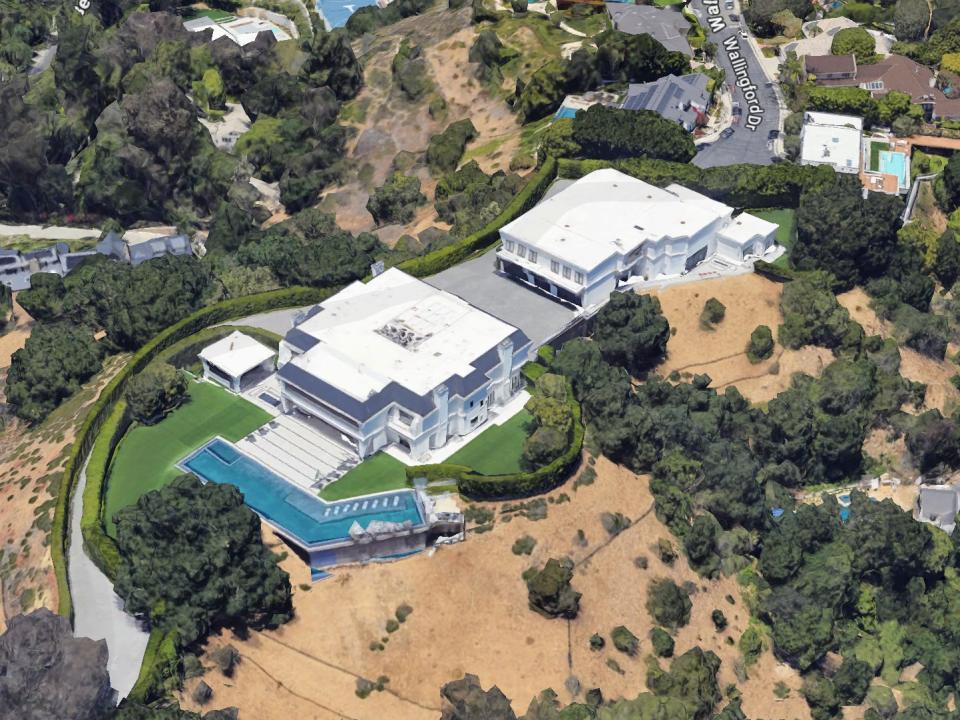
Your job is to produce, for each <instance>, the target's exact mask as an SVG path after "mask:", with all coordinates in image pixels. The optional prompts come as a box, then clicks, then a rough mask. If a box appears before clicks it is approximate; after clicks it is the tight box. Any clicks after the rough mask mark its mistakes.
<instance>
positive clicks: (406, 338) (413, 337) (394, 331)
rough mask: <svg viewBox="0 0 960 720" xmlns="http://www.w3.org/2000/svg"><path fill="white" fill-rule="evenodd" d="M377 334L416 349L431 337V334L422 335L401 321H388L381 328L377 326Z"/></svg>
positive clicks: (405, 346)
mask: <svg viewBox="0 0 960 720" xmlns="http://www.w3.org/2000/svg"><path fill="white" fill-rule="evenodd" d="M377 334H378V335H382V336H383V337H385V338H387V340H390V341H392V342H395V343H396V344H397V345H399V346H400V347H402V348H406V349H407V350H414V349H416V348H417V346H419V345H420V343H422V342H423V341H424V340H426V339H427V338H429V337H430V334H429V333H428V334H426V335H421V334H419V333H417V332H414V331H413V330H411V329H410V328H409V327H407V326H406V325H404V324H403V323H399V322H396V321H394V322H388V323H387V324H386V325H384V326H383V327H381V328H377Z"/></svg>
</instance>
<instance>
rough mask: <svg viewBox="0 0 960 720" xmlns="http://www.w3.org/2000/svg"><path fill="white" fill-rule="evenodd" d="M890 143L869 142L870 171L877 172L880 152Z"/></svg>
mask: <svg viewBox="0 0 960 720" xmlns="http://www.w3.org/2000/svg"><path fill="white" fill-rule="evenodd" d="M889 149H890V143H888V142H884V141H871V142H870V167H869V168H868V169H869V170H870V172H877V171H878V170H879V169H880V153H881V151H883V150H889Z"/></svg>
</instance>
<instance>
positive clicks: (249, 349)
mask: <svg viewBox="0 0 960 720" xmlns="http://www.w3.org/2000/svg"><path fill="white" fill-rule="evenodd" d="M276 354H277V353H276V351H275V350H272V349H271V348H268V347H267V346H266V345H263V344H262V343H259V342H257V341H256V340H254V339H253V338H252V337H250V336H249V335H244V334H243V333H242V332H240V331H239V330H234V331H233V332H232V333H230V334H229V335H227V336H226V337H225V338H222V339H220V340H217V341H216V342H215V343H213V344H212V345H207V347H205V348H204V349H203V350H202V351H201V352H200V357H201V358H202V359H204V360H206V361H207V362H208V363H210V364H211V365H215V366H216V367H218V368H220V369H221V370H223V372H225V373H226V374H227V375H229V376H230V377H240V376H241V375H243V374H244V373H245V372H248V371H250V370H253V369H254V368H256V367H259V366H260V365H261V363H263V362H265V361H267V360H269V359H270V358H272V357H273V356H274V355H276Z"/></svg>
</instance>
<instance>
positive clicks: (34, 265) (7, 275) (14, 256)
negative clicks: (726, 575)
mask: <svg viewBox="0 0 960 720" xmlns="http://www.w3.org/2000/svg"><path fill="white" fill-rule="evenodd" d="M95 254H96V253H95V252H94V251H93V250H83V251H78V252H70V247H69V246H68V245H67V244H66V243H57V244H56V245H51V246H50V247H46V248H41V249H39V250H28V251H26V252H21V251H19V250H9V249H6V250H4V249H0V284H3V285H6V286H7V287H9V288H10V289H11V290H13V291H14V292H19V291H20V290H27V289H28V288H29V287H30V278H31V276H32V275H34V273H42V272H45V273H56V274H57V275H60V276H61V277H62V276H64V275H66V274H67V273H68V272H70V271H71V270H73V268H75V267H76V266H77V265H79V264H80V263H81V262H82V261H83V260H84V259H86V258H88V257H90V256H91V255H95Z"/></svg>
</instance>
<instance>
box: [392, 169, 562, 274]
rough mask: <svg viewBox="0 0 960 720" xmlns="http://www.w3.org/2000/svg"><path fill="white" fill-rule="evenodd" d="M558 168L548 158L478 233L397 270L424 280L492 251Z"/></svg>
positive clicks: (542, 192) (535, 199)
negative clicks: (474, 255)
mask: <svg viewBox="0 0 960 720" xmlns="http://www.w3.org/2000/svg"><path fill="white" fill-rule="evenodd" d="M558 167H559V166H558V164H557V161H556V160H555V159H554V158H552V157H548V158H547V159H546V160H545V161H544V163H543V165H541V166H540V169H539V170H537V172H536V173H534V174H533V176H532V177H531V178H530V180H529V181H528V182H527V184H526V185H524V187H523V189H522V190H521V191H520V192H519V193H517V195H516V197H515V198H513V200H511V201H510V203H509V204H508V205H507V206H506V207H505V208H504V209H503V212H502V213H500V214H499V215H498V216H497V217H496V218H494V219H493V220H491V221H490V222H489V223H487V224H486V225H485V226H484V227H482V228H481V229H480V230H478V231H477V232H475V233H473V234H472V235H467V237H465V238H463V239H462V240H458V241H457V242H455V243H452V244H450V245H446V246H444V247H442V248H440V249H438V250H435V251H434V252H432V253H428V254H427V255H423V256H421V257H415V258H410V259H409V260H404V261H403V262H402V263H400V264H398V265H397V267H398V268H399V269H401V270H403V271H404V272H405V273H409V274H410V275H413V276H414V277H418V278H420V277H427V276H428V275H435V274H436V273H438V272H441V271H442V270H446V269H447V268H449V267H453V266H454V265H458V264H460V263H461V262H463V261H464V260H466V259H467V258H469V257H470V256H471V255H473V254H474V253H477V252H480V251H483V250H488V249H489V248H491V247H493V246H494V245H496V244H497V243H498V242H499V241H500V228H502V227H503V226H504V225H506V224H507V223H508V222H510V221H512V220H515V219H516V218H518V217H520V216H521V215H522V214H523V213H525V212H526V211H527V210H529V209H530V208H532V207H533V206H534V205H536V204H537V203H538V202H539V201H540V198H541V197H542V196H543V194H544V193H545V192H546V191H547V188H549V187H550V185H551V183H553V181H554V180H555V179H556V177H557V170H558Z"/></svg>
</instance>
